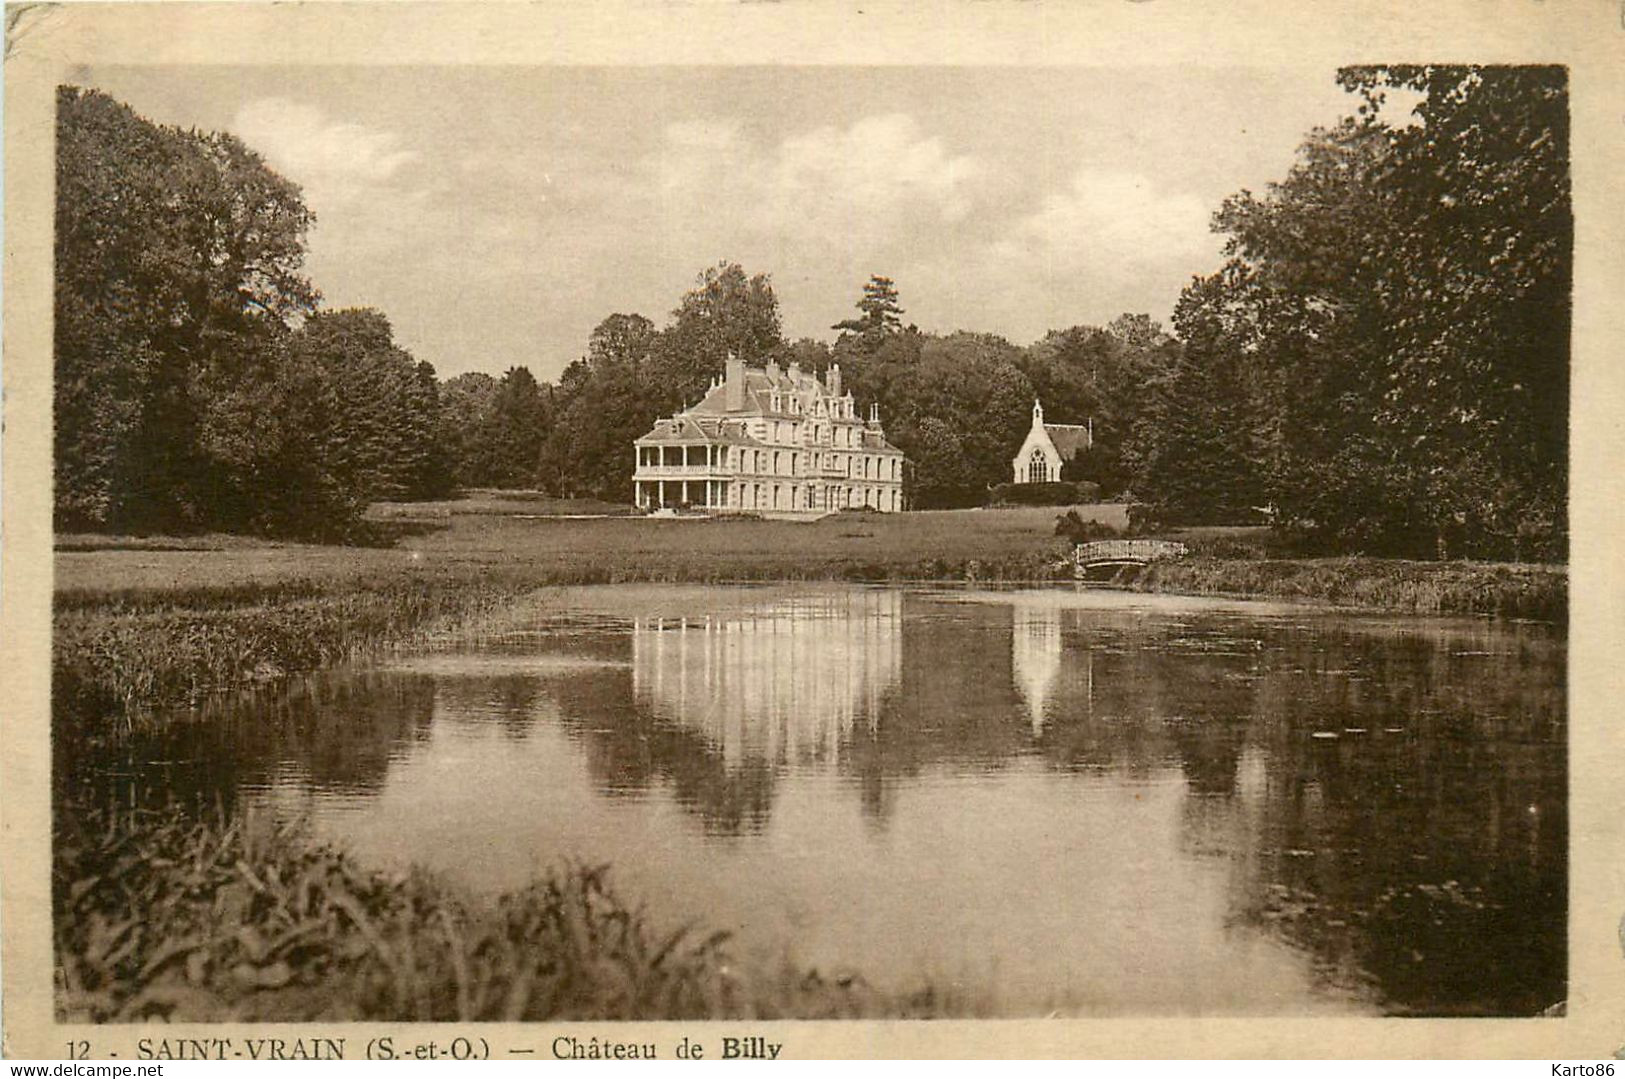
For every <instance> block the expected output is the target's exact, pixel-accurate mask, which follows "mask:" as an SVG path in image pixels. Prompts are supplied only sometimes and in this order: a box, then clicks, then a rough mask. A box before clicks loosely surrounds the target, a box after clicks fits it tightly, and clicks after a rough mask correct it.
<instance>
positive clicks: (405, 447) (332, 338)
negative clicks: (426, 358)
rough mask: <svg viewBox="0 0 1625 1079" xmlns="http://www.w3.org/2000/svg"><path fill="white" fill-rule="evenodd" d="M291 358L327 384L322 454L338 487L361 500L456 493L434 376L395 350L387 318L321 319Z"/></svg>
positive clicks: (302, 332) (298, 339) (364, 311)
mask: <svg viewBox="0 0 1625 1079" xmlns="http://www.w3.org/2000/svg"><path fill="white" fill-rule="evenodd" d="M288 352H289V354H290V356H292V357H294V358H296V359H303V360H306V361H308V362H310V363H312V364H314V365H315V367H316V368H317V369H318V370H319V371H320V372H321V374H322V376H323V379H324V392H325V409H324V416H323V427H322V441H323V453H324V459H325V461H326V463H327V466H328V467H329V468H330V469H331V470H332V472H333V474H334V475H335V476H336V477H337V478H338V480H339V482H340V483H342V484H344V485H345V486H346V487H348V488H349V489H351V490H353V491H354V492H355V494H356V495H357V497H359V498H362V499H379V498H428V497H435V496H439V495H442V494H445V493H446V492H447V491H448V490H449V489H450V485H451V471H452V469H451V464H450V462H449V460H448V459H447V450H446V447H445V445H444V443H442V441H441V438H440V436H441V428H440V422H439V412H440V389H439V383H438V381H437V380H436V379H435V377H434V368H433V367H432V366H430V365H429V364H426V363H418V362H416V361H414V360H413V359H412V357H411V355H410V354H409V353H407V352H406V350H405V349H402V348H401V347H399V346H398V345H396V344H395V339H394V332H393V330H392V328H391V327H390V324H389V319H388V318H386V317H385V316H384V314H383V313H382V312H380V311H377V310H374V309H372V308H348V309H344V310H338V311H320V312H317V313H315V314H313V315H311V316H310V318H308V319H306V320H305V323H304V325H303V326H301V327H300V328H299V329H298V330H297V331H295V332H294V334H293V335H292V337H291V338H290V340H289V343H288Z"/></svg>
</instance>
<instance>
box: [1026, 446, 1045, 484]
mask: <svg viewBox="0 0 1625 1079" xmlns="http://www.w3.org/2000/svg"><path fill="white" fill-rule="evenodd" d="M1027 482H1028V483H1048V482H1049V458H1047V457H1045V456H1044V451H1043V450H1042V449H1040V448H1039V447H1037V446H1034V447H1033V453H1032V456H1031V457H1029V458H1028V459H1027Z"/></svg>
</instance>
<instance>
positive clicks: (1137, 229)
mask: <svg viewBox="0 0 1625 1079" xmlns="http://www.w3.org/2000/svg"><path fill="white" fill-rule="evenodd" d="M1208 215H1209V210H1208V207H1207V206H1206V205H1205V204H1204V203H1203V202H1202V201H1201V200H1200V199H1198V198H1196V197H1195V196H1193V195H1188V194H1180V193H1170V192H1162V191H1159V190H1157V187H1156V184H1155V183H1154V182H1153V181H1152V180H1151V179H1150V178H1149V177H1147V176H1144V175H1142V174H1140V173H1134V172H1120V171H1112V170H1101V169H1094V168H1087V167H1086V168H1082V169H1080V170H1078V172H1077V173H1076V174H1075V175H1074V176H1073V178H1072V181H1071V183H1070V184H1069V185H1068V186H1067V187H1066V188H1065V189H1064V190H1061V191H1058V192H1053V193H1051V194H1049V195H1047V196H1045V197H1044V199H1043V201H1042V202H1041V203H1040V205H1039V206H1038V208H1037V209H1036V210H1034V211H1032V212H1031V213H1030V214H1028V215H1027V216H1026V217H1025V218H1023V219H1021V220H1020V221H1019V222H1018V223H1017V224H1016V226H1015V229H1014V230H1013V235H1012V237H1011V239H1010V240H1009V241H1007V243H1006V247H1007V249H1008V250H1013V251H1020V250H1025V251H1028V252H1030V253H1033V254H1038V255H1041V256H1043V257H1045V258H1048V259H1059V260H1061V261H1063V262H1072V261H1077V260H1082V259H1087V260H1090V261H1100V260H1106V261H1109V262H1111V263H1117V264H1120V265H1121V264H1128V265H1140V266H1144V265H1157V264H1159V263H1162V262H1165V261H1167V260H1169V259H1179V258H1189V257H1193V256H1197V255H1200V254H1203V253H1205V252H1206V251H1208V250H1209V249H1211V248H1212V246H1213V245H1212V243H1211V242H1210V240H1209V239H1208Z"/></svg>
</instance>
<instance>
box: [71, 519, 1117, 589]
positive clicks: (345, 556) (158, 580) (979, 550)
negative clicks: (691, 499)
mask: <svg viewBox="0 0 1625 1079" xmlns="http://www.w3.org/2000/svg"><path fill="white" fill-rule="evenodd" d="M500 504H509V505H512V506H513V507H514V509H513V511H512V514H504V513H499V512H498V511H497V509H496V508H495V507H496V506H497V505H500ZM381 509H382V514H383V516H384V517H385V518H386V519H387V520H389V521H390V522H393V523H395V524H398V525H400V526H403V527H404V528H405V529H406V530H407V531H408V532H409V534H407V535H404V536H403V537H402V538H401V539H400V540H399V542H398V543H397V545H396V546H394V547H392V548H357V547H335V546H320V545H314V544H296V543H272V542H266V541H259V540H252V539H244V538H240V537H203V538H201V539H199V540H164V539H153V538H141V539H123V540H121V539H119V538H117V537H80V536H68V537H58V551H57V554H56V588H57V590H58V592H66V593H72V592H78V591H88V592H110V591H126V590H133V591H149V590H160V591H163V590H176V589H191V588H219V587H228V588H229V587H238V586H243V585H275V584H279V583H282V582H285V581H289V580H295V579H305V580H311V581H342V580H346V579H361V578H371V577H377V576H380V575H383V576H390V577H399V576H402V575H413V576H416V575H428V576H441V575H443V574H447V573H450V574H453V575H457V576H461V575H463V574H465V573H469V572H471V571H475V572H477V571H481V570H486V571H491V572H496V573H499V574H500V575H502V576H503V577H505V578H521V577H523V578H530V579H532V580H533V581H534V582H535V583H536V584H539V585H540V584H548V583H554V582H561V583H571V582H579V581H587V580H626V579H640V578H641V579H653V580H673V579H678V580H680V579H687V580H700V581H714V580H726V579H732V578H741V579H761V578H768V577H790V578H800V577H832V576H833V577H840V576H848V575H851V574H848V573H846V572H844V570H845V569H846V568H847V567H855V568H856V569H857V570H860V571H862V573H863V574H868V575H872V576H877V577H881V578H885V577H907V576H935V575H939V574H940V575H944V576H948V575H952V576H959V575H960V574H959V573H957V572H955V573H949V572H943V571H944V569H945V568H946V567H952V568H956V569H957V568H960V567H963V566H964V564H965V563H967V562H972V561H975V562H979V563H982V564H983V565H985V566H987V567H990V568H991V567H996V566H1007V567H1010V568H1020V567H1025V566H1031V567H1033V568H1034V569H1036V568H1037V567H1039V566H1041V565H1042V564H1043V563H1044V562H1045V561H1052V560H1054V559H1055V558H1058V557H1059V556H1060V555H1061V554H1062V553H1063V552H1064V545H1063V544H1062V542H1061V541H1060V540H1058V539H1056V537H1055V534H1054V533H1055V518H1056V515H1057V514H1058V513H1060V512H1062V510H1061V508H1057V507H1043V506H1041V507H1019V508H1001V509H986V510H940V511H927V512H919V513H901V514H880V513H845V514H838V515H835V516H832V517H825V518H823V519H821V520H816V521H768V520H752V519H729V518H716V519H706V518H678V519H654V518H648V517H615V518H602V519H592V520H581V519H573V518H568V517H563V516H560V515H559V513H558V512H557V511H556V504H555V506H554V507H549V506H546V505H545V504H541V503H538V502H535V501H530V500H522V499H513V500H511V501H509V502H507V503H503V502H502V501H501V500H498V499H496V498H494V497H492V496H491V495H489V494H482V495H479V496H477V497H475V498H472V499H469V500H467V501H466V502H458V503H390V504H385V505H384V506H383V507H381ZM549 509H553V510H554V512H547V511H548V510H549ZM1078 511H1079V514H1080V516H1083V517H1085V518H1090V517H1092V518H1094V519H1095V520H1098V521H1101V522H1102V523H1104V524H1111V525H1114V526H1116V527H1122V526H1123V524H1124V523H1125V520H1124V514H1123V507H1122V506H1116V505H1099V506H1082V507H1078ZM569 512H578V511H577V510H571V511H569ZM513 514H535V515H536V516H535V517H533V518H531V517H525V518H522V517H518V516H514V515H513ZM410 533H415V534H410ZM1012 563H1014V564H1015V565H1014V566H1011V564H1012ZM995 575H999V576H1006V577H1010V576H1020V574H1012V573H1008V572H1006V573H998V574H995Z"/></svg>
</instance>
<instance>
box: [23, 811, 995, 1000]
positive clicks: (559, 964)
mask: <svg viewBox="0 0 1625 1079" xmlns="http://www.w3.org/2000/svg"><path fill="white" fill-rule="evenodd" d="M52 902H53V908H54V909H53V919H52V922H53V926H54V932H55V937H56V940H55V944H56V955H57V1011H58V1018H59V1020H61V1021H63V1022H87V1021H88V1022H141V1021H150V1020H154V1019H165V1020H170V1021H177V1022H186V1021H191V1022H207V1021H218V1020H227V1019H230V1020H236V1021H260V1022H291V1021H311V1020H365V1019H379V1020H395V1021H408V1020H415V1021H444V1020H504V1021H519V1020H539V1019H685V1018H695V1019H699V1018H707V1019H722V1018H733V1017H759V1018H842V1017H857V1016H896V1017H915V1018H923V1017H929V1016H935V1015H953V1014H969V1013H970V1012H971V1011H972V1010H973V1009H972V1008H971V1007H970V1005H969V1003H968V1001H967V1000H966V999H965V998H963V997H962V996H960V995H959V994H957V993H956V992H954V991H948V992H943V991H939V990H936V989H931V988H926V989H922V990H920V991H918V992H915V993H913V994H911V995H908V996H902V997H897V996H890V995H887V994H885V993H882V992H880V991H878V990H876V989H874V988H872V987H870V986H868V985H866V984H865V983H864V982H863V981H862V979H861V978H859V977H856V976H841V977H835V978H829V979H826V978H825V977H824V976H822V975H820V974H819V973H818V972H816V971H807V970H797V969H795V968H794V967H793V966H791V965H790V964H789V963H788V962H786V963H785V964H784V965H783V966H782V968H781V969H779V970H776V971H767V972H763V971H751V970H745V969H742V968H741V967H740V966H739V965H738V964H737V963H736V962H735V961H734V960H733V959H732V958H731V957H730V955H729V951H728V947H727V937H726V935H725V934H720V933H706V932H704V931H702V930H694V929H691V928H677V929H668V928H660V929H658V930H657V929H656V928H655V927H654V926H653V924H652V922H651V919H650V918H649V917H648V916H647V915H645V914H644V912H643V911H641V910H638V909H634V908H631V907H628V906H627V905H626V904H625V902H624V901H623V900H621V899H620V898H619V897H618V896H617V895H616V894H615V892H614V890H613V889H612V888H611V887H610V886H609V885H608V883H607V881H606V873H605V870H604V869H603V868H590V867H573V868H570V869H567V870H562V871H559V872H555V873H553V874H552V875H549V876H546V877H542V878H540V879H538V880H536V881H534V882H533V883H532V884H530V885H529V886H528V887H526V888H524V889H522V890H520V891H517V892H513V893H510V894H507V895H504V896H502V897H501V898H499V899H496V900H494V901H489V902H482V901H476V900H473V899H471V898H469V897H468V896H465V895H463V894H460V893H459V892H458V891H456V890H454V889H452V888H450V887H448V886H445V885H443V884H441V883H439V882H437V881H435V880H434V879H432V878H430V877H427V876H425V875H423V874H408V875H404V876H390V875H387V874H383V873H379V872H375V871H369V870H364V869H362V868H360V867H358V866H357V865H356V864H355V863H354V862H353V861H351V859H350V858H349V857H348V856H346V855H345V854H344V853H343V852H342V851H340V850H337V849H335V848H333V847H331V846H326V845H322V844H318V843H313V842H310V841H309V840H308V839H306V838H305V837H304V836H303V835H302V834H301V833H300V832H299V831H298V830H297V829H295V828H290V827H288V826H284V825H274V824H270V823H268V822H263V821H258V820H256V819H254V818H252V817H246V816H239V817H236V818H233V819H230V820H225V819H222V820H218V821H207V820H204V821H198V820H191V819H188V818H187V817H186V816H185V815H184V814H177V813H174V812H169V811H165V812H155V811H149V810H130V809H122V810H100V811H98V810H94V809H91V810H87V809H85V808H84V807H72V808H67V809H62V810H59V811H58V813H57V834H56V837H55V858H54V863H53V876H52Z"/></svg>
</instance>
